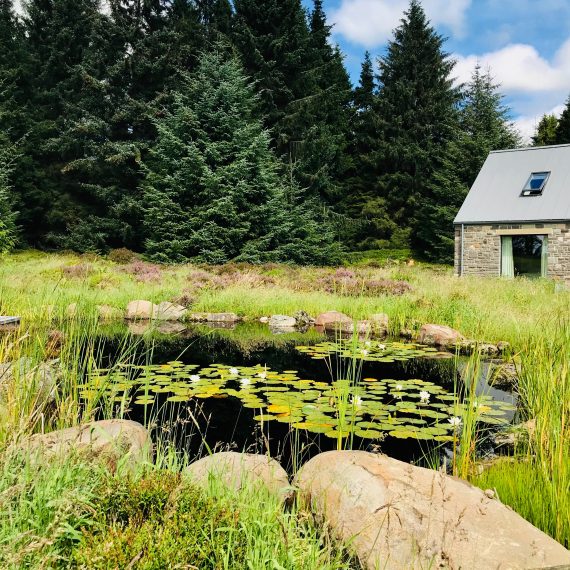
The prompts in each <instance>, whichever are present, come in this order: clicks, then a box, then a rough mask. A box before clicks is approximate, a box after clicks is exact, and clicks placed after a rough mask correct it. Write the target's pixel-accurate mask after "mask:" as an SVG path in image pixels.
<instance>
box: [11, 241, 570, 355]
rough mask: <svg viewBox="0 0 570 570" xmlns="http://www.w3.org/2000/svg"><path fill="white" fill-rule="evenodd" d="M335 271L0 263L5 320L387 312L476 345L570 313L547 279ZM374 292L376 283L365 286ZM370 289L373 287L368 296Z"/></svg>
mask: <svg viewBox="0 0 570 570" xmlns="http://www.w3.org/2000/svg"><path fill="white" fill-rule="evenodd" d="M346 271H347V270H343V272H344V273H341V274H339V273H338V271H337V270H335V269H326V268H325V269H319V268H299V267H289V266H278V265H267V266H262V267H253V266H248V265H243V264H239V265H237V264H233V265H232V264H228V265H226V266H220V267H213V268H207V269H204V268H197V267H193V266H189V265H181V266H153V265H151V264H145V263H144V262H135V263H131V264H127V265H120V264H117V263H113V262H112V261H109V260H107V259H104V258H101V257H97V256H77V255H73V254H44V253H39V252H35V251H31V252H22V253H18V254H14V255H10V256H5V257H4V258H3V259H2V261H1V264H0V313H2V314H17V315H21V316H22V317H24V319H25V320H26V321H34V322H38V321H40V320H43V321H48V320H49V319H50V318H52V317H55V318H56V319H62V318H64V317H65V314H66V308H67V306H68V305H69V304H71V303H78V309H79V312H80V313H81V315H82V316H87V315H88V316H90V317H95V316H96V314H97V309H96V307H97V305H110V306H112V307H115V308H117V309H120V310H124V309H125V307H126V305H127V303H128V302H129V301H132V300H135V299H148V300H150V301H153V302H160V301H164V300H168V301H183V302H185V303H188V304H190V306H191V310H193V311H198V312H201V311H212V312H235V313H237V314H239V315H241V316H245V317H250V318H257V317H261V316H268V315H271V314H289V315H291V314H294V313H295V312H296V311H298V310H304V311H307V312H308V313H309V314H310V315H313V316H316V315H317V314H319V313H321V312H324V311H329V310H337V311H341V312H344V313H347V314H349V315H351V316H353V317H355V318H366V317H368V316H369V315H371V314H373V313H380V312H384V313H387V314H388V315H389V317H390V319H391V320H390V323H391V324H390V326H391V329H392V331H393V332H396V333H399V331H400V330H401V329H402V328H411V329H417V328H418V327H419V326H421V325H422V324H424V323H428V322H434V323H438V324H446V325H450V326H452V327H455V328H457V329H458V330H460V331H461V332H462V333H463V334H465V335H466V336H469V337H471V338H475V339H478V340H482V341H483V340H485V341H490V342H498V341H501V340H504V341H508V342H511V343H512V344H515V345H516V344H517V343H520V341H521V339H522V338H525V337H528V336H530V335H540V334H552V332H553V331H554V329H555V323H556V322H557V321H558V320H559V319H560V318H561V317H562V316H563V315H565V314H568V312H569V311H570V293H569V292H568V291H559V292H557V291H556V290H555V289H556V288H555V286H554V284H553V283H552V282H549V281H546V280H534V281H529V280H510V281H509V280H502V281H501V286H500V287H498V286H497V282H498V281H497V279H489V278H474V277H473V278H471V277H470V278H462V279H457V278H455V277H454V276H453V274H452V270H451V268H447V267H442V266H430V265H420V264H416V265H415V266H412V267H409V266H407V265H405V264H403V263H400V262H390V263H388V264H387V265H386V266H384V267H368V266H362V267H356V268H352V269H350V270H348V271H349V273H350V274H351V275H352V276H353V277H351V276H348V277H346ZM381 280H388V281H404V282H406V283H409V284H410V286H411V287H412V290H411V291H410V292H407V293H404V294H402V295H393V294H386V293H371V292H370V291H371V290H372V291H374V288H373V287H372V286H373V285H374V283H378V282H379V281H381ZM367 284H368V285H370V286H367ZM371 287H372V289H371Z"/></svg>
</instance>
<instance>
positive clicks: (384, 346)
mask: <svg viewBox="0 0 570 570" xmlns="http://www.w3.org/2000/svg"><path fill="white" fill-rule="evenodd" d="M378 348H379V349H380V350H386V345H385V344H379V345H378Z"/></svg>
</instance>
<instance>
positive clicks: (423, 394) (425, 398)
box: [420, 390, 430, 404]
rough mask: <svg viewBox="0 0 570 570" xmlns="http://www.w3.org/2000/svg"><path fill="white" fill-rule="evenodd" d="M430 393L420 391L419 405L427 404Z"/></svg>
mask: <svg viewBox="0 0 570 570" xmlns="http://www.w3.org/2000/svg"><path fill="white" fill-rule="evenodd" d="M429 399H430V393H429V392H426V391H425V390H422V391H421V392H420V404H429Z"/></svg>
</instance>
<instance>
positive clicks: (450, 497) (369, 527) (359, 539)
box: [294, 451, 570, 570]
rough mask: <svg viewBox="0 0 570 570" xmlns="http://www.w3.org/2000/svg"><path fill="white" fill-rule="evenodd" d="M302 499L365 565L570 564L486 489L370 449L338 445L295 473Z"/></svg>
mask: <svg viewBox="0 0 570 570" xmlns="http://www.w3.org/2000/svg"><path fill="white" fill-rule="evenodd" d="M294 483H295V485H296V486H297V487H298V489H299V494H300V498H301V501H302V504H307V505H310V508H311V511H312V512H313V513H315V514H316V515H317V516H318V517H319V518H320V519H321V521H323V520H326V521H327V522H328V524H330V525H331V528H332V530H333V532H335V533H336V535H337V536H338V537H339V538H340V539H341V540H343V541H345V542H346V543H348V544H350V545H351V546H352V547H353V548H354V549H355V551H356V553H357V555H358V557H359V559H360V562H361V564H362V565H363V567H364V568H366V569H370V570H372V569H376V568H382V569H384V570H404V569H405V570H415V569H418V570H419V569H420V568H450V569H460V568H465V569H467V568H481V569H483V568H484V569H497V570H499V569H501V570H502V569H505V570H506V569H507V568H508V569H517V568H520V569H523V568H547V567H551V566H561V567H566V566H564V565H569V564H570V552H569V551H568V550H566V549H565V548H564V547H563V546H562V545H561V544H559V543H558V542H556V541H555V540H553V539H552V538H550V537H549V536H547V535H546V534H544V533H543V532H541V531H540V530H538V529H537V528H535V527H533V526H532V525H531V524H530V523H529V522H527V521H525V520H524V519H523V518H522V517H520V516H519V515H518V514H516V513H515V512H514V511H512V510H511V509H509V508H508V507H506V506H505V505H503V504H501V503H500V502H499V501H496V500H493V499H492V498H490V497H489V496H488V495H489V494H485V492H484V491H482V490H481V489H477V488H476V487H473V486H472V485H470V484H469V483H467V482H465V481H462V480H460V479H457V478H454V477H450V476H448V475H445V474H444V473H442V472H440V471H433V470H429V469H424V468H422V467H414V466H412V465H409V464H407V463H402V462H401V461H397V460H395V459H391V458H389V457H387V456H382V455H377V454H373V453H368V452H365V451H331V452H326V453H322V454H320V455H317V456H316V457H314V458H313V459H311V460H310V461H309V462H308V463H306V464H305V465H304V466H303V467H302V468H301V470H300V471H299V473H298V474H297V476H296V478H295V482H294Z"/></svg>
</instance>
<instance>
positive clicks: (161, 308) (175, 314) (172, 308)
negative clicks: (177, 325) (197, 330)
mask: <svg viewBox="0 0 570 570" xmlns="http://www.w3.org/2000/svg"><path fill="white" fill-rule="evenodd" d="M187 313H188V309H186V307H183V306H182V305H176V304H175V303H170V302H168V301H163V302H162V303H159V304H158V305H155V307H154V309H153V313H152V318H153V319H156V320H158V321H180V320H182V319H184V317H185V316H186V314H187Z"/></svg>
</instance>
